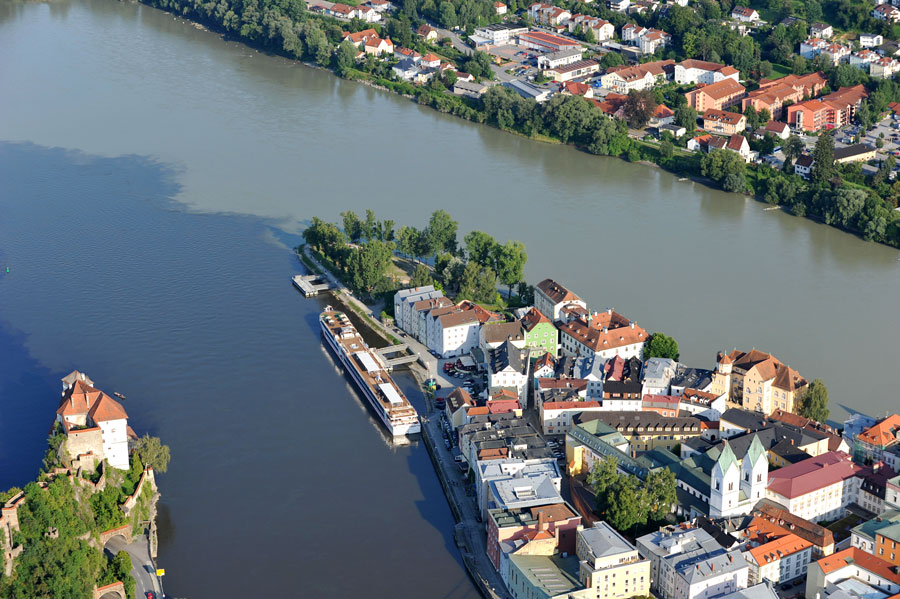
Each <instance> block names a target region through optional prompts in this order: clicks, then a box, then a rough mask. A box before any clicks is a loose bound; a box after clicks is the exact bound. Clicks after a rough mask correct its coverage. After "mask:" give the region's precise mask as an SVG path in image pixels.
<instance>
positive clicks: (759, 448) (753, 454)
mask: <svg viewBox="0 0 900 599" xmlns="http://www.w3.org/2000/svg"><path fill="white" fill-rule="evenodd" d="M765 455H766V448H765V447H763V444H762V443H761V442H760V440H759V437H758V436H756V435H753V440H752V441H750V447H749V448H747V457H748V458H750V466H751V467H752V466H755V465H756V462H757V461H758V460H759V458H760V456H763V458H765Z"/></svg>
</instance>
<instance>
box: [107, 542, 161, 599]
mask: <svg viewBox="0 0 900 599" xmlns="http://www.w3.org/2000/svg"><path fill="white" fill-rule="evenodd" d="M105 549H106V551H108V552H109V553H111V554H113V555H115V554H117V553H118V552H120V551H123V550H124V551H125V552H126V553H128V555H130V556H131V566H132V568H131V575H132V576H134V580H135V582H136V583H137V585H136V587H135V594H136V595H137V597H138V598H139V599H143V598H144V597H146V596H147V592H148V591H153V592H154V593H155V594H156V596H157V597H164V595H163V589H162V582H161V581H160V580H159V578H158V577H157V576H156V569H155V567H154V565H153V561H152V560H151V559H150V541H149V540H148V539H147V537H146V536H144V535H141V536H139V537H135V539H134V541H133V542H132V543H131V544H128V545H126V544H125V543H124V542H123V541H122V540H121V538H119V537H115V538H113V539H111V540H110V541H109V543H107V544H106V548H105Z"/></svg>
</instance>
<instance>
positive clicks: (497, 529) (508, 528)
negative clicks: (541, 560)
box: [485, 502, 581, 571]
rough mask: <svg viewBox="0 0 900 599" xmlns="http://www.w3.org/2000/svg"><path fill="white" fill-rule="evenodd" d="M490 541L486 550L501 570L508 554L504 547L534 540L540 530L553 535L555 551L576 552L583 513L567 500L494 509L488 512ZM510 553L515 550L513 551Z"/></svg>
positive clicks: (511, 546) (495, 566)
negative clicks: (519, 541) (521, 541)
mask: <svg viewBox="0 0 900 599" xmlns="http://www.w3.org/2000/svg"><path fill="white" fill-rule="evenodd" d="M486 524H487V544H486V548H485V553H487V555H488V558H489V559H490V560H491V563H492V564H493V565H494V568H495V569H497V570H498V571H499V570H500V567H501V560H502V559H503V558H504V557H506V558H507V559H508V557H509V556H508V555H506V556H504V555H503V554H504V553H506V552H505V551H504V549H505V548H509V549H514V548H516V549H517V547H516V546H515V541H518V540H520V539H522V540H526V541H531V540H534V538H535V537H536V536H538V535H540V534H541V533H544V534H546V535H548V536H550V537H552V538H553V540H554V542H553V543H552V548H553V552H556V551H563V552H566V553H569V554H574V553H575V545H576V535H577V531H578V529H579V528H580V527H581V516H579V515H578V513H577V512H576V511H575V510H574V509H573V508H572V507H571V506H570V505H569V504H567V503H565V502H563V503H553V504H549V505H541V506H532V507H526V508H513V509H504V508H495V509H492V510H489V511H488V517H487V519H486ZM510 553H516V552H515V551H511V552H510Z"/></svg>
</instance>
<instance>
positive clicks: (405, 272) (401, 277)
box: [385, 256, 416, 283]
mask: <svg viewBox="0 0 900 599" xmlns="http://www.w3.org/2000/svg"><path fill="white" fill-rule="evenodd" d="M415 270H416V262H413V261H412V260H410V259H408V258H401V257H399V256H394V257H393V258H391V265H390V267H389V268H388V271H387V272H386V273H385V274H386V275H387V276H388V277H391V278H393V277H397V280H398V281H400V282H401V283H409V279H410V277H412V275H413V272H414V271H415Z"/></svg>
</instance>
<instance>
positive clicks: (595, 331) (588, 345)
mask: <svg viewBox="0 0 900 599" xmlns="http://www.w3.org/2000/svg"><path fill="white" fill-rule="evenodd" d="M647 338H648V334H647V331H645V330H644V329H643V328H641V327H640V326H638V325H637V323H635V322H634V321H631V320H628V319H627V318H625V317H624V316H622V315H621V314H619V313H618V312H613V310H612V309H611V308H610V309H607V310H606V311H604V312H594V313H593V314H588V315H587V316H586V317H579V318H574V319H572V320H570V321H569V322H566V323H564V324H562V325H560V326H559V339H560V346H561V350H562V354H563V355H568V356H574V357H584V356H599V357H601V358H603V359H607V360H608V359H609V358H612V357H613V356H619V357H621V358H625V359H627V358H633V357H636V358H641V357H642V356H643V355H644V346H645V345H646V344H647Z"/></svg>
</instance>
